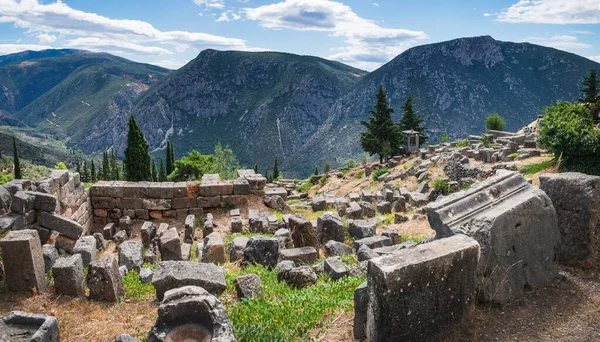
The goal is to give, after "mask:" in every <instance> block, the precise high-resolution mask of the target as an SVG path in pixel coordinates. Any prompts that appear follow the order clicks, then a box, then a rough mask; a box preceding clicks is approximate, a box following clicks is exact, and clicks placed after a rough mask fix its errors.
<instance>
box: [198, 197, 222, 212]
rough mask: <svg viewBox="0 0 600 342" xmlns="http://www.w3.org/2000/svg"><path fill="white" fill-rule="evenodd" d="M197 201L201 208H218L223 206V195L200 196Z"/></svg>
mask: <svg viewBox="0 0 600 342" xmlns="http://www.w3.org/2000/svg"><path fill="white" fill-rule="evenodd" d="M196 202H197V203H196V205H197V206H198V207H199V208H204V209H206V208H218V207H220V206H221V196H211V197H198V198H197V199H196Z"/></svg>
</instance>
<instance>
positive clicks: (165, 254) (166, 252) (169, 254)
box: [158, 228, 181, 261]
mask: <svg viewBox="0 0 600 342" xmlns="http://www.w3.org/2000/svg"><path fill="white" fill-rule="evenodd" d="M158 249H159V251H160V257H161V259H162V260H163V261H166V260H181V241H179V234H177V229H175V228H171V229H167V230H166V231H165V232H163V233H162V234H161V235H160V237H159V238H158Z"/></svg>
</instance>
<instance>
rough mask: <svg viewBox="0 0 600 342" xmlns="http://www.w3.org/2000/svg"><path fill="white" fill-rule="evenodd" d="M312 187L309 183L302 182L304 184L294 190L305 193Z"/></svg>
mask: <svg viewBox="0 0 600 342" xmlns="http://www.w3.org/2000/svg"><path fill="white" fill-rule="evenodd" d="M312 187H313V184H312V183H311V182H304V183H302V184H300V186H297V187H296V190H298V192H302V193H306V192H308V190H310V188H312Z"/></svg>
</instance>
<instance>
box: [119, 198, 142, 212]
mask: <svg viewBox="0 0 600 342" xmlns="http://www.w3.org/2000/svg"><path fill="white" fill-rule="evenodd" d="M119 208H121V209H134V210H135V209H144V202H143V201H142V199H141V198H122V199H121V203H120V206H119Z"/></svg>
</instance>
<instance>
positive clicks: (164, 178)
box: [158, 158, 167, 182]
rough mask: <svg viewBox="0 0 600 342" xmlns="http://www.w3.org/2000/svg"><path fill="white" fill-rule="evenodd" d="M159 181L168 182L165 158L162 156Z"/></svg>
mask: <svg viewBox="0 0 600 342" xmlns="http://www.w3.org/2000/svg"><path fill="white" fill-rule="evenodd" d="M158 181H159V182H166V181H167V174H166V171H165V164H164V163H163V159H162V158H160V168H159V169H158Z"/></svg>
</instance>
